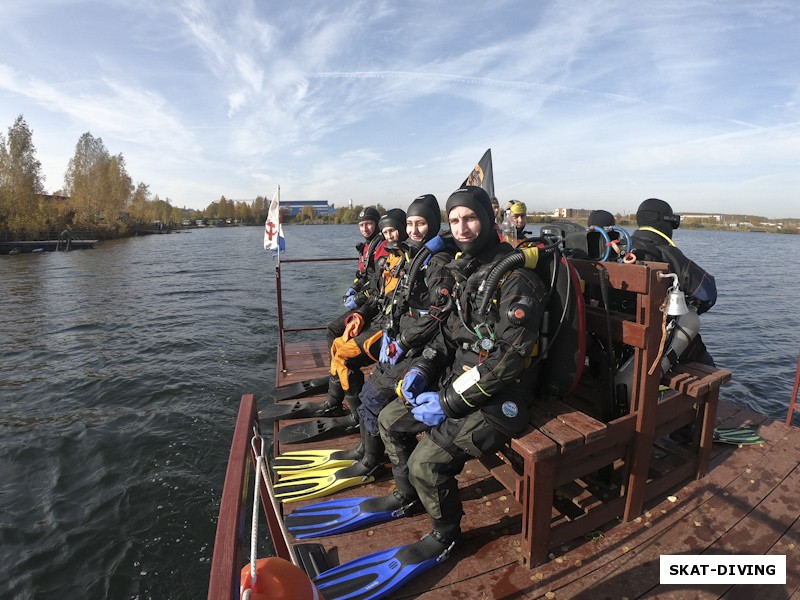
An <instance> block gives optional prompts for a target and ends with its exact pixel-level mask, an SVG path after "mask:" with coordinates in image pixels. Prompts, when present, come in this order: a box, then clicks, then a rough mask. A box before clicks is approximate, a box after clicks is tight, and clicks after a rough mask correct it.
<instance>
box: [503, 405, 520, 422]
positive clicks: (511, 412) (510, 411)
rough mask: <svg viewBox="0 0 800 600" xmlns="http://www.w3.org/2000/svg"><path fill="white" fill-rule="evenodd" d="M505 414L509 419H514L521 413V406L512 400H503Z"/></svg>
mask: <svg viewBox="0 0 800 600" xmlns="http://www.w3.org/2000/svg"><path fill="white" fill-rule="evenodd" d="M503 414H504V415H505V416H507V417H508V418H509V419H513V418H514V417H516V416H517V415H518V414H519V407H517V405H516V404H514V403H513V402H512V401H511V400H506V401H505V402H503Z"/></svg>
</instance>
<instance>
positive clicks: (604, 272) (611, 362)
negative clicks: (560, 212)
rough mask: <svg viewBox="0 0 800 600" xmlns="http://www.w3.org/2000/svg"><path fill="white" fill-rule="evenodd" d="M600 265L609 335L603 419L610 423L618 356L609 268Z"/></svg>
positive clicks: (614, 408) (612, 415) (602, 295)
mask: <svg viewBox="0 0 800 600" xmlns="http://www.w3.org/2000/svg"><path fill="white" fill-rule="evenodd" d="M598 266H599V267H600V273H599V276H600V297H601V298H602V299H603V306H604V307H605V311H606V336H607V337H608V346H607V348H606V355H607V356H606V361H607V362H608V401H607V402H604V403H603V421H605V422H606V423H608V422H609V421H611V420H613V419H614V417H615V416H616V415H615V414H614V413H615V412H616V393H615V387H614V376H615V375H616V374H617V358H616V356H614V340H613V338H612V337H611V309H610V308H609V306H608V304H609V293H608V287H609V285H610V282H609V280H608V269H606V267H605V265H602V264H599V265H598Z"/></svg>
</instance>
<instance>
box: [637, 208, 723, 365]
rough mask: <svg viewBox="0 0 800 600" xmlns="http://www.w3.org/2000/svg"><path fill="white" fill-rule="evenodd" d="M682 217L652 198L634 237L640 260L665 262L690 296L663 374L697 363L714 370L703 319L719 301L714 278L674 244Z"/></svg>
mask: <svg viewBox="0 0 800 600" xmlns="http://www.w3.org/2000/svg"><path fill="white" fill-rule="evenodd" d="M680 223H681V216H680V215H677V214H675V213H674V212H673V211H672V207H671V206H670V205H669V204H668V203H666V202H664V201H663V200H659V199H658V198H649V199H647V200H645V201H644V202H642V203H641V204H640V205H639V209H638V210H637V211H636V224H637V225H638V226H639V229H637V230H636V231H635V232H634V233H633V235H632V244H633V248H634V250H633V252H634V254H635V255H636V258H637V259H638V260H644V261H656V262H665V263H667V264H669V267H670V269H669V270H670V272H672V273H675V274H676V275H677V276H678V287H680V289H681V291H682V292H683V293H684V294H685V295H686V302H687V305H688V306H689V313H688V314H686V315H682V316H680V317H677V318H676V322H675V327H674V329H673V335H672V339H671V340H669V341H668V343H667V346H666V350H665V352H664V358H663V361H662V369H663V373H665V374H666V373H667V372H668V371H669V370H670V369H671V368H672V367H674V366H675V365H676V364H677V363H679V362H688V361H696V362H699V363H702V364H705V365H709V366H714V359H713V358H711V355H710V354H709V352H708V350H707V349H706V346H705V344H703V341H702V339H701V338H700V334H699V329H700V320H699V319H698V318H697V317H698V315H702V314H703V313H704V312H706V311H707V310H709V309H710V308H711V307H712V306H714V303H715V302H716V301H717V284H716V282H715V280H714V277H713V276H712V275H710V274H709V273H707V272H706V271H704V270H703V269H702V268H701V267H700V266H699V265H697V263H695V262H693V261H691V260H689V259H688V258H687V257H686V255H684V253H683V252H681V251H680V250H679V249H678V247H677V246H676V245H675V242H674V241H672V232H673V231H674V230H675V229H678V227H680Z"/></svg>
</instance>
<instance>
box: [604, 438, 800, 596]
mask: <svg viewBox="0 0 800 600" xmlns="http://www.w3.org/2000/svg"><path fill="white" fill-rule="evenodd" d="M765 433H766V430H765ZM769 435H770V437H772V438H773V439H775V438H777V439H776V440H775V442H774V443H773V444H771V445H770V446H769V451H767V452H763V453H756V452H752V453H750V454H749V456H748V455H747V454H745V453H744V452H743V450H745V449H744V448H742V449H737V450H736V451H734V452H732V453H731V457H734V456H735V457H737V458H738V459H739V460H732V461H730V463H731V464H730V467H731V470H733V471H734V472H733V473H731V475H732V476H733V477H732V479H731V481H730V482H729V483H727V484H726V485H725V486H722V487H716V486H714V488H716V489H714V488H712V490H711V491H712V493H711V494H710V495H708V496H707V497H704V498H703V500H704V501H703V502H702V503H701V504H699V505H695V506H694V507H693V509H692V510H691V511H688V512H687V513H686V514H685V515H684V516H683V517H682V518H681V519H680V520H678V521H676V522H674V523H672V524H671V525H670V527H669V528H667V529H666V530H665V531H663V532H661V534H660V535H659V536H658V537H657V538H656V539H654V540H653V541H652V542H651V543H648V544H647V545H645V546H643V547H642V548H641V549H640V550H637V554H636V557H635V558H636V563H637V566H636V568H635V576H634V577H631V578H629V579H626V580H625V581H622V580H620V579H618V578H611V579H609V580H606V581H598V582H596V584H595V586H594V587H593V591H594V592H596V593H597V594H598V595H599V597H604V596H609V597H620V596H621V595H627V596H629V597H638V596H640V595H642V594H645V593H648V592H649V593H652V592H653V590H654V588H657V587H659V571H658V569H659V560H658V558H659V556H660V555H662V554H699V553H701V552H703V551H705V550H706V549H708V548H710V547H711V546H712V544H713V543H714V542H715V541H716V540H718V539H719V538H721V537H722V536H723V535H724V534H725V533H726V532H728V531H730V530H732V529H733V528H735V527H736V526H737V524H738V523H739V522H740V521H741V520H742V518H743V517H744V516H745V515H746V514H747V513H748V512H750V511H751V510H752V509H753V507H754V506H757V505H758V503H760V502H761V501H762V500H763V499H764V498H765V497H767V496H768V495H769V494H770V493H771V492H772V491H773V490H774V489H775V487H776V482H775V481H774V478H775V477H777V478H779V479H780V480H781V481H783V479H784V478H785V477H786V475H787V474H788V473H789V472H791V471H792V470H793V469H794V468H795V465H796V462H797V456H798V453H800V431H797V432H796V433H794V434H793V435H792V436H791V437H784V436H780V433H779V432H777V431H775V428H774V424H773V426H772V431H770V432H769ZM748 449H750V448H748ZM788 456H792V457H793V458H792V460H791V463H788V462H787V460H786V459H785V458H784V457H788ZM750 457H752V458H755V459H756V460H754V461H752V462H751V461H750V460H748V458H750ZM720 467H723V465H720V466H718V467H717V469H715V470H714V472H713V473H717V472H718V471H719V472H722V471H723V469H721V468H720ZM706 479H708V478H706ZM705 481H706V480H699V481H697V482H696V483H697V484H698V485H700V486H703V485H707V484H706V483H704V482H705ZM693 487H694V486H687V488H686V489H684V490H683V491H681V492H680V493H679V494H680V496H679V497H680V498H684V497H686V496H687V495H688V494H690V493H691V492H690V490H691V489H692V488H693ZM788 492H789V490H788V489H785V488H784V492H783V493H788ZM688 502H689V503H691V499H688ZM659 589H660V588H659ZM668 590H669V588H664V591H668Z"/></svg>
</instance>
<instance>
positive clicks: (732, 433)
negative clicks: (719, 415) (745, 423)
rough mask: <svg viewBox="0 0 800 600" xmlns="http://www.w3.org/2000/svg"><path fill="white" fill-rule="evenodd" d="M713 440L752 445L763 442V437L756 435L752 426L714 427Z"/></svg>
mask: <svg viewBox="0 0 800 600" xmlns="http://www.w3.org/2000/svg"><path fill="white" fill-rule="evenodd" d="M714 441H715V442H720V443H721V444H733V445H735V446H754V445H756V444H764V443H765V442H764V438H762V437H761V436H760V435H758V434H757V433H756V430H755V429H753V428H752V427H730V428H725V427H716V428H714Z"/></svg>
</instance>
